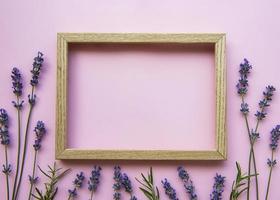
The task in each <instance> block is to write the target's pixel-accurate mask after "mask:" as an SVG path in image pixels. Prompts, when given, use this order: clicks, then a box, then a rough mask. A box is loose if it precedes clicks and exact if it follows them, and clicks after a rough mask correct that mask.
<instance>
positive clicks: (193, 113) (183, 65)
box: [67, 44, 216, 150]
mask: <svg viewBox="0 0 280 200" xmlns="http://www.w3.org/2000/svg"><path fill="white" fill-rule="evenodd" d="M68 67H69V71H68V115H67V116H68V131H67V134H68V147H69V148H77V149H108V150H129V149H133V150H212V149H214V148H215V109H216V107H215V60H214V47H213V46H212V45H178V44H177V45H175V44H168V45H167V44H157V45H155V44H141V45H135V44H134V45H129V44H83V45H82V44H77V45H70V47H69V66H68Z"/></svg>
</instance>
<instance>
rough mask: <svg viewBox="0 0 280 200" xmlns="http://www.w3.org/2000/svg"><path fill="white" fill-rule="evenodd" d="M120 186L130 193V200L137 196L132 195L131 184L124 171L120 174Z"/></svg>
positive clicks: (134, 199) (135, 199)
mask: <svg viewBox="0 0 280 200" xmlns="http://www.w3.org/2000/svg"><path fill="white" fill-rule="evenodd" d="M122 186H123V187H124V189H125V191H126V192H127V193H129V194H130V200H137V198H136V197H135V196H133V189H132V184H131V181H130V179H129V177H128V176H127V174H126V173H123V174H122Z"/></svg>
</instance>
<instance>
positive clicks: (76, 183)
mask: <svg viewBox="0 0 280 200" xmlns="http://www.w3.org/2000/svg"><path fill="white" fill-rule="evenodd" d="M84 179H85V176H84V173H83V172H80V173H79V174H76V178H75V180H74V181H73V185H74V188H73V189H72V190H71V189H69V190H68V193H69V199H70V198H74V197H76V196H77V189H78V188H81V187H82V186H83V182H84Z"/></svg>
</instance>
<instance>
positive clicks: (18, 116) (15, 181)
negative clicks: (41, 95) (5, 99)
mask: <svg viewBox="0 0 280 200" xmlns="http://www.w3.org/2000/svg"><path fill="white" fill-rule="evenodd" d="M17 104H19V97H18V96H17ZM17 118H18V149H17V166H16V175H15V180H14V186H13V195H12V199H14V198H15V191H16V185H17V180H18V171H19V162H20V149H21V134H20V124H21V122H20V121H21V120H20V108H17Z"/></svg>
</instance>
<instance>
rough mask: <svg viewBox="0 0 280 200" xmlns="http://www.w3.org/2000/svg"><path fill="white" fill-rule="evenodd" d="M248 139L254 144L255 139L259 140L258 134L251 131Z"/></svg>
mask: <svg viewBox="0 0 280 200" xmlns="http://www.w3.org/2000/svg"><path fill="white" fill-rule="evenodd" d="M250 138H251V140H252V142H255V141H256V140H257V139H259V138H260V134H259V133H258V132H255V131H254V130H253V129H252V130H251V133H250Z"/></svg>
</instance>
